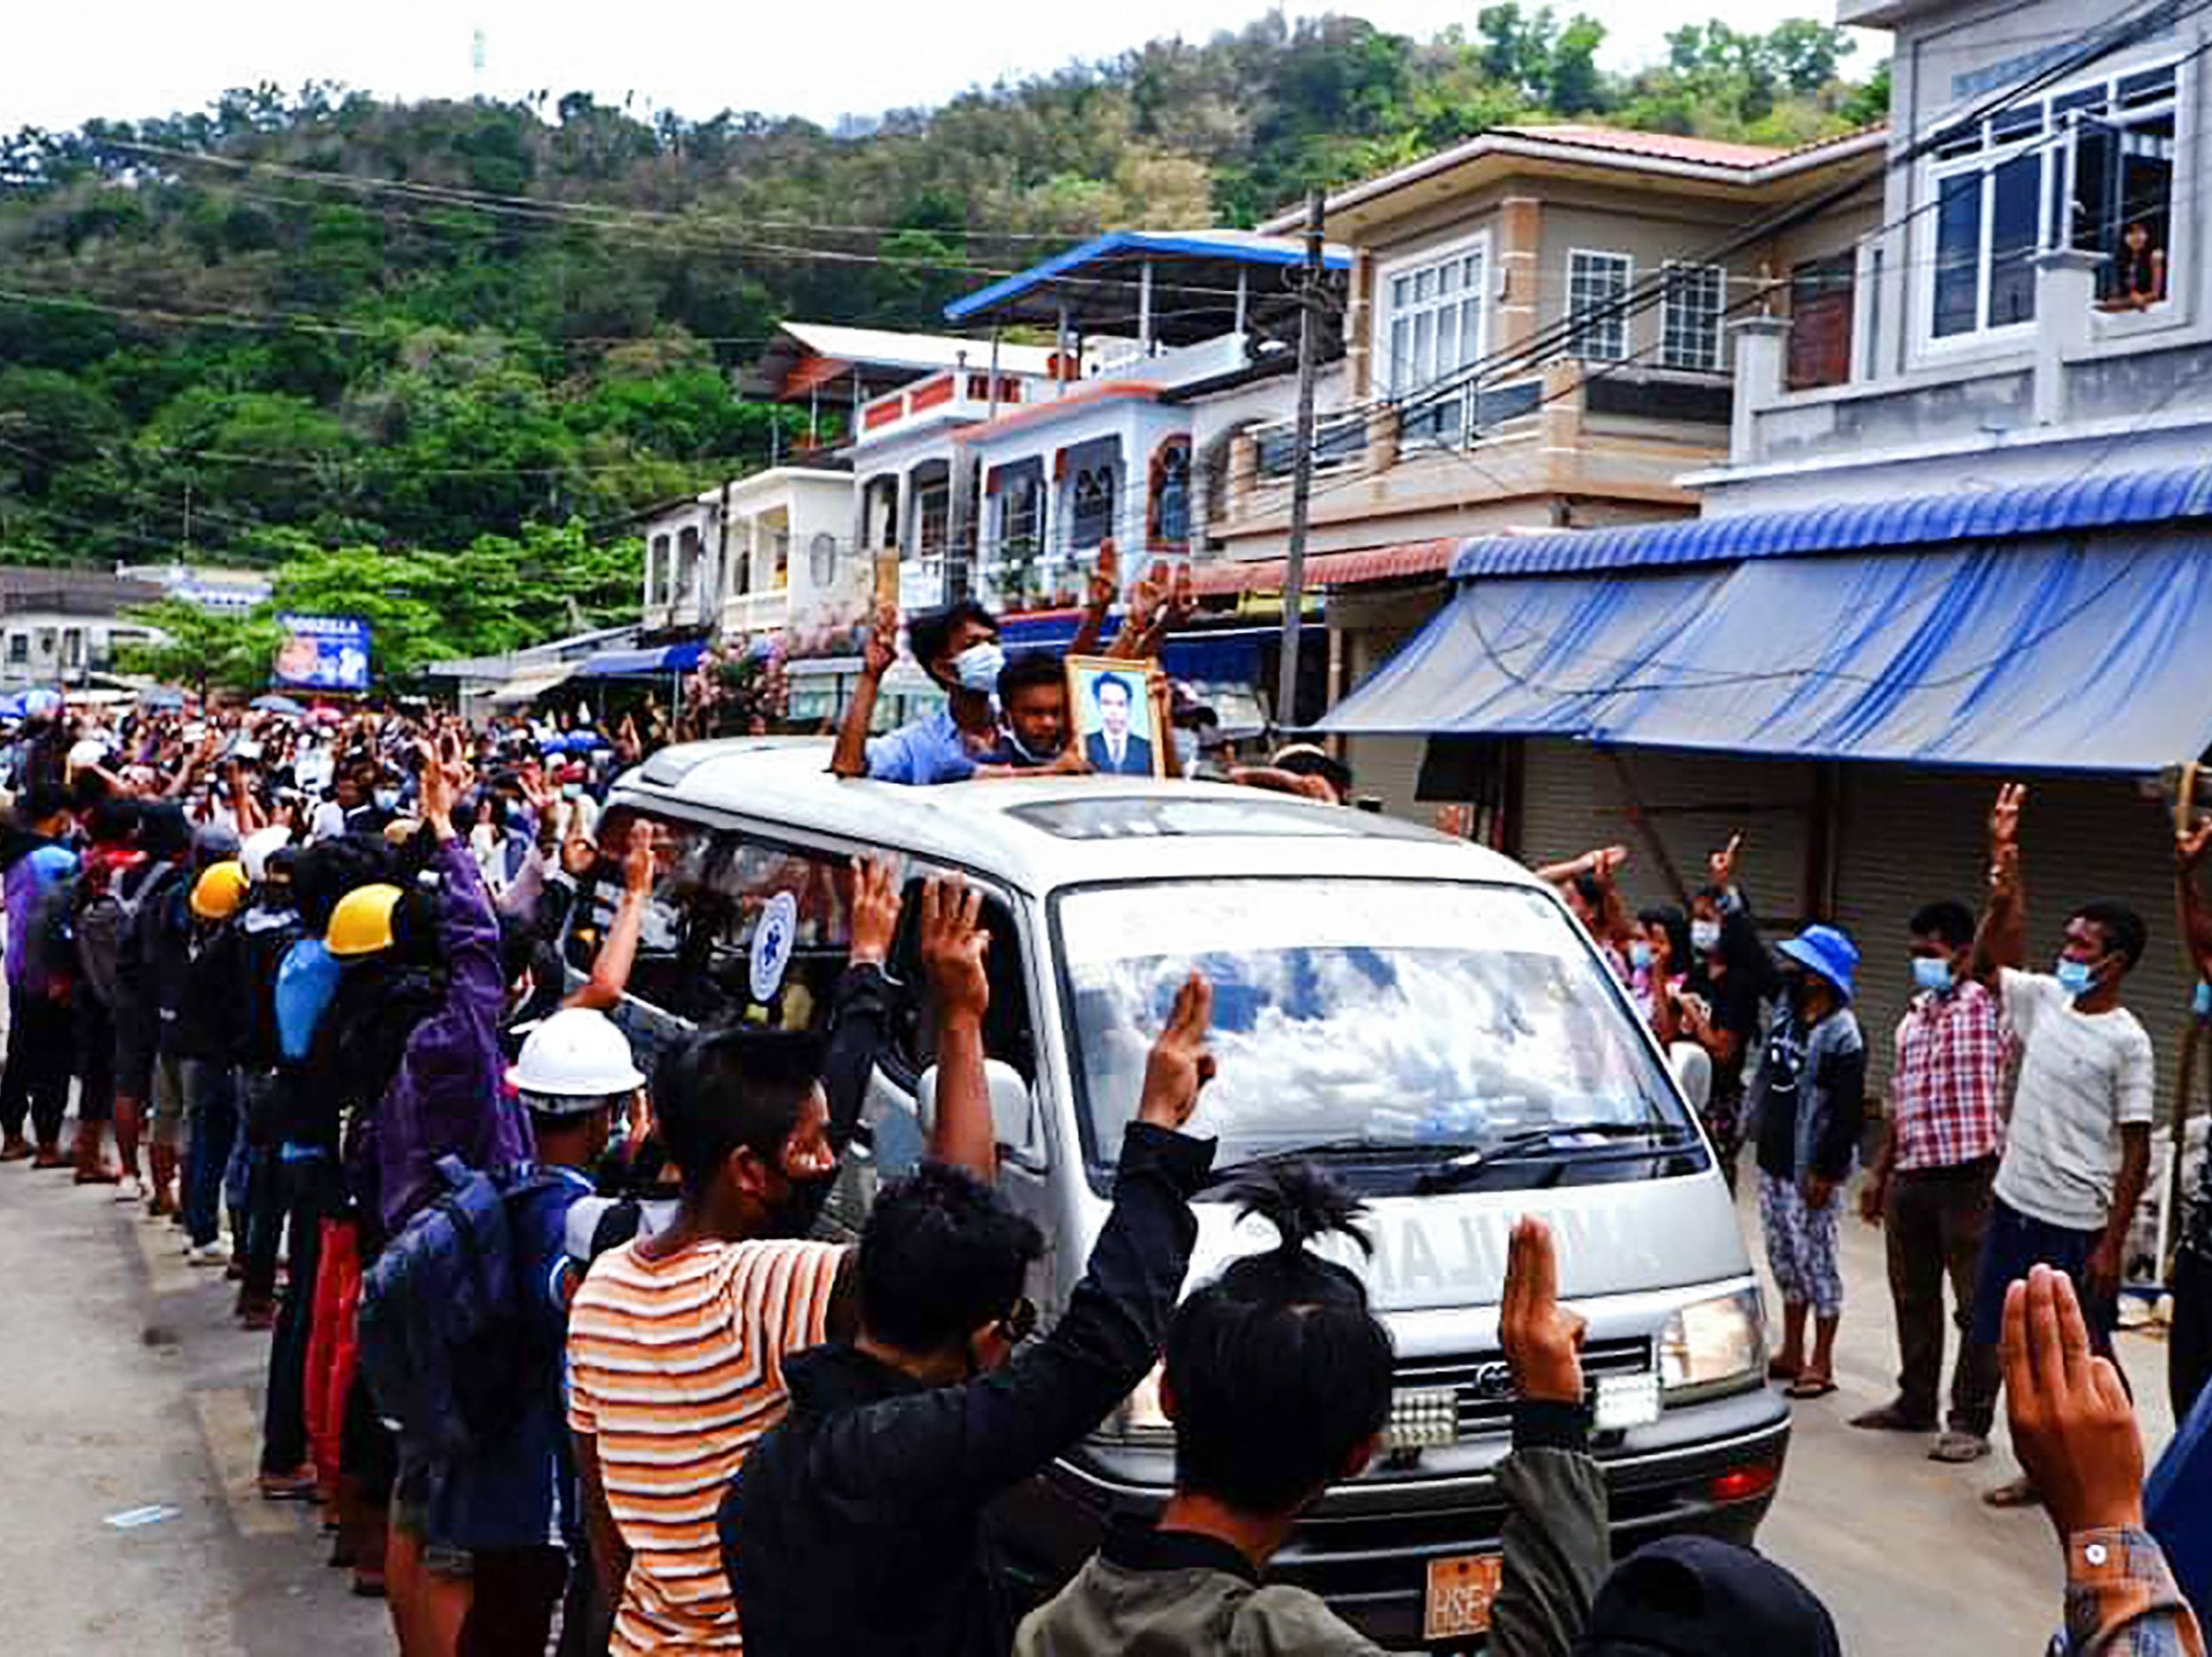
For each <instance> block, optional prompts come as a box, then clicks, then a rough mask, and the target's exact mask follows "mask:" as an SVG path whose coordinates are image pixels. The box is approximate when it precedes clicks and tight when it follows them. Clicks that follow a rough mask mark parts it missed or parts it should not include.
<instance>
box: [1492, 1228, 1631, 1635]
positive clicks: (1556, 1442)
mask: <svg viewBox="0 0 2212 1657" xmlns="http://www.w3.org/2000/svg"><path fill="white" fill-rule="evenodd" d="M1585 1328H1586V1325H1585V1323H1584V1321H1583V1319H1582V1318H1581V1316H1580V1315H1579V1314H1576V1313H1574V1312H1571V1311H1570V1310H1568V1309H1567V1308H1566V1307H1564V1306H1561V1305H1560V1304H1559V1266H1558V1261H1557V1259H1556V1257H1555V1254H1554V1252H1553V1247H1552V1235H1551V1231H1550V1228H1549V1227H1547V1226H1546V1225H1545V1224H1544V1222H1543V1221H1542V1220H1540V1219H1523V1220H1520V1221H1518V1222H1517V1223H1516V1224H1515V1227H1514V1228H1513V1241H1512V1243H1511V1245H1510V1247H1509V1249H1508V1251H1507V1258H1506V1284H1505V1292H1504V1294H1503V1296H1502V1297H1501V1298H1500V1303H1499V1309H1498V1339H1499V1344H1500V1345H1502V1346H1503V1347H1504V1348H1505V1351H1506V1361H1507V1363H1508V1364H1509V1365H1511V1366H1512V1369H1513V1380H1514V1385H1515V1389H1516V1390H1517V1391H1518V1393H1520V1397H1519V1400H1518V1401H1516V1402H1515V1405H1514V1408H1513V1454H1512V1455H1511V1456H1507V1458H1506V1461H1505V1464H1503V1465H1502V1466H1501V1467H1500V1469H1499V1473H1498V1483H1499V1488H1500V1491H1501V1492H1502V1493H1503V1494H1504V1495H1505V1498H1506V1526H1505V1563H1504V1577H1503V1580H1502V1581H1501V1582H1500V1584H1499V1589H1498V1601H1497V1605H1496V1607H1495V1609H1494V1611H1493V1612H1492V1636H1491V1637H1492V1642H1493V1649H1495V1650H1496V1651H1497V1652H1498V1653H1500V1657H1566V1653H1569V1652H1570V1651H1572V1650H1573V1649H1574V1645H1575V1642H1576V1640H1578V1638H1579V1637H1581V1634H1582V1630H1583V1629H1584V1626H1585V1625H1586V1623H1587V1622H1588V1621H1589V1620H1590V1606H1591V1603H1592V1601H1593V1600H1594V1598H1596V1595H1597V1587H1598V1583H1599V1582H1601V1581H1602V1579H1603V1577H1604V1575H1605V1573H1606V1570H1607V1567H1608V1566H1609V1565H1610V1562H1611V1557H1612V1545H1611V1543H1610V1539H1609V1537H1608V1535H1607V1533H1606V1528H1605V1526H1606V1501H1605V1479H1604V1475H1603V1474H1602V1473H1601V1472H1599V1471H1598V1466H1597V1464H1596V1462H1594V1461H1593V1460H1592V1459H1591V1457H1590V1454H1589V1435H1590V1424H1589V1416H1588V1414H1587V1412H1586V1409H1585V1407H1584V1402H1583V1399H1584V1393H1583V1376H1582V1337H1583V1332H1584V1330H1585Z"/></svg>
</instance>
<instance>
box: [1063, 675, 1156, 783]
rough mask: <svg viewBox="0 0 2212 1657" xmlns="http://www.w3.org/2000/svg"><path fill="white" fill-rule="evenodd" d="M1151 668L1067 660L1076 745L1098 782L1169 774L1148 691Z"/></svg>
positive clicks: (1068, 702) (1070, 710) (1070, 704)
mask: <svg viewBox="0 0 2212 1657" xmlns="http://www.w3.org/2000/svg"><path fill="white" fill-rule="evenodd" d="M1152 666H1153V665H1152V663H1150V662H1148V661H1123V660H1122V659H1119V658H1115V657H1108V656H1070V657H1069V658H1068V659H1067V706H1068V711H1069V712H1070V713H1071V714H1073V715H1074V717H1075V745H1076V746H1077V748H1078V749H1079V750H1080V751H1081V752H1082V756H1083V758H1084V759H1085V760H1087V761H1090V769H1092V770H1093V771H1095V772H1096V773H1098V775H1099V776H1100V777H1165V776H1166V775H1167V774H1168V750H1169V741H1168V734H1167V733H1166V732H1165V731H1163V730H1161V729H1160V718H1159V709H1158V706H1157V705H1156V704H1154V702H1153V699H1152V696H1151V694H1150V690H1149V689H1148V687H1149V686H1150V684H1151V681H1152Z"/></svg>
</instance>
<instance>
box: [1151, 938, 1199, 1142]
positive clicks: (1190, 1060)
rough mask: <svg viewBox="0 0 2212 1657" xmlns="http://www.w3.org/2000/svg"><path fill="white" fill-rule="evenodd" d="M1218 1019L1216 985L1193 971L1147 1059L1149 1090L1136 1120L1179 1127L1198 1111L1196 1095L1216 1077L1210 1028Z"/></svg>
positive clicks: (1166, 1126)
mask: <svg viewBox="0 0 2212 1657" xmlns="http://www.w3.org/2000/svg"><path fill="white" fill-rule="evenodd" d="M1213 1023H1214V986H1213V985H1212V984H1211V983H1209V982H1207V980H1206V978H1205V976H1204V974H1200V973H1195V972H1194V973H1193V974H1191V975H1190V976H1189V977H1188V978H1186V979H1185V980H1184V981H1183V987H1182V988H1181V989H1179V990H1177V991H1176V993H1175V1006H1174V1007H1173V1008H1172V1009H1171V1010H1170V1011H1169V1014H1168V1023H1167V1028H1166V1029H1164V1030H1161V1032H1160V1039H1159V1040H1157V1041H1155V1042H1153V1045H1152V1053H1151V1054H1150V1056H1149V1057H1147V1058H1146V1059H1145V1092H1144V1097H1143V1099H1142V1100H1141V1101H1139V1102H1138V1104H1137V1120H1138V1121H1140V1122H1149V1123H1151V1124H1153V1125H1154V1126H1155V1127H1162V1128H1179V1127H1181V1126H1182V1125H1183V1124H1185V1122H1188V1121H1189V1120H1190V1119H1191V1112H1192V1111H1193V1110H1195V1109H1198V1096H1199V1093H1200V1090H1202V1089H1203V1088H1204V1087H1205V1085H1206V1084H1207V1083H1208V1082H1210V1081H1212V1080H1213V1079H1214V1055H1213V1054H1212V1053H1209V1052H1208V1051H1207V1048H1206V1036H1207V1032H1208V1030H1211V1029H1212V1028H1213Z"/></svg>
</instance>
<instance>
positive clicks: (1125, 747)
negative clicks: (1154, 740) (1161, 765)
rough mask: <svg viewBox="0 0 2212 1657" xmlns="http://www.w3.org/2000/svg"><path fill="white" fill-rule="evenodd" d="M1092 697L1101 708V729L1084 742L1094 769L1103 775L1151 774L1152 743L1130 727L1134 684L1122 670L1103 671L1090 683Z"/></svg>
mask: <svg viewBox="0 0 2212 1657" xmlns="http://www.w3.org/2000/svg"><path fill="white" fill-rule="evenodd" d="M1090 696H1091V699H1092V701H1094V702H1095V703H1096V704H1097V705H1098V730H1094V731H1092V732H1091V733H1090V737H1089V738H1087V739H1086V740H1085V741H1084V743H1083V757H1084V758H1085V759H1087V760H1089V761H1090V769H1092V770H1094V771H1096V772H1098V774H1099V775H1100V776H1101V777H1150V776H1151V775H1152V774H1153V764H1152V744H1151V743H1150V742H1149V741H1147V740H1146V739H1145V738H1143V737H1140V736H1137V734H1136V733H1135V732H1133V731H1131V730H1130V710H1131V708H1132V707H1134V706H1135V705H1136V700H1137V695H1136V690H1135V689H1134V687H1132V686H1131V684H1130V682H1129V681H1128V680H1127V679H1125V678H1123V677H1122V675H1120V674H1118V673H1102V674H1100V675H1098V677H1097V678H1095V679H1093V680H1092V681H1091V682H1090Z"/></svg>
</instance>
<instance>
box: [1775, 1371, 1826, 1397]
mask: <svg viewBox="0 0 2212 1657" xmlns="http://www.w3.org/2000/svg"><path fill="white" fill-rule="evenodd" d="M1835 1390H1836V1384H1835V1382H1833V1381H1831V1380H1830V1379H1829V1378H1828V1377H1826V1376H1824V1375H1802V1376H1799V1377H1798V1378H1797V1379H1796V1380H1794V1381H1792V1382H1791V1383H1790V1385H1787V1386H1785V1387H1783V1389H1782V1395H1783V1397H1784V1398H1794V1399H1797V1400H1798V1401H1800V1402H1802V1401H1805V1400H1807V1399H1814V1398H1826V1397H1827V1396H1828V1395H1829V1394H1830V1393H1832V1392H1834V1391H1835Z"/></svg>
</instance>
